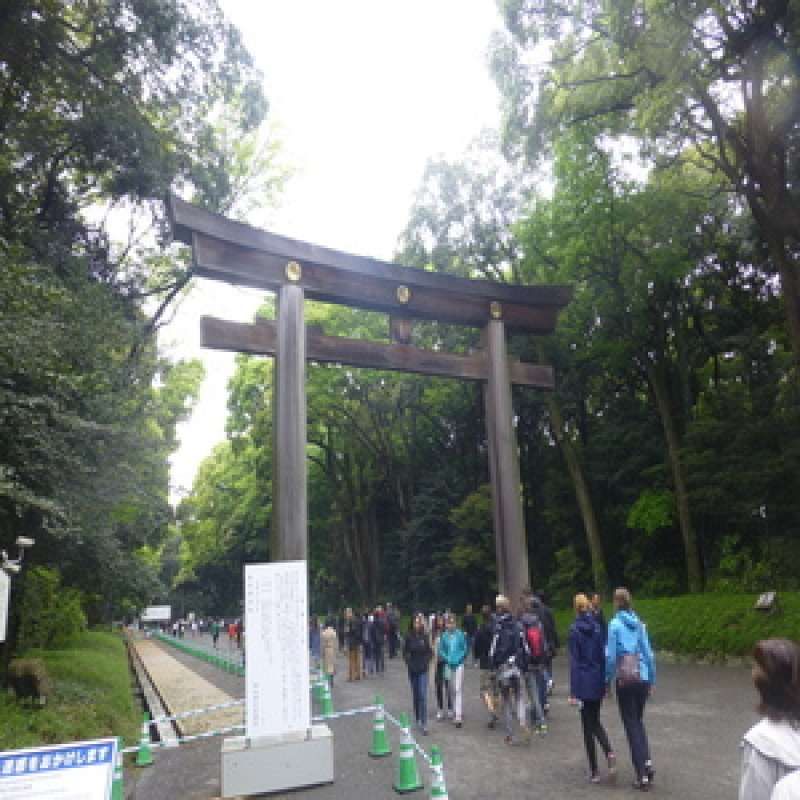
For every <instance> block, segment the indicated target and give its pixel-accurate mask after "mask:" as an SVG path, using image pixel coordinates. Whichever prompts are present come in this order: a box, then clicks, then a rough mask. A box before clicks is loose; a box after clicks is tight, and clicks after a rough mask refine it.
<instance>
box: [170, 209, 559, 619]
mask: <svg viewBox="0 0 800 800" xmlns="http://www.w3.org/2000/svg"><path fill="white" fill-rule="evenodd" d="M169 211H170V216H171V220H172V229H173V235H174V237H175V239H177V240H178V241H181V242H184V243H185V244H188V245H191V247H192V253H193V262H194V273H195V274H196V275H199V276H201V277H206V278H215V279H217V280H222V281H226V282H228V283H232V284H237V285H241V286H250V287H256V288H263V289H269V290H272V291H275V292H277V297H278V302H277V320H276V321H275V322H264V321H259V322H256V323H254V324H242V323H235V322H228V321H225V320H221V319H216V318H213V317H204V318H203V319H202V321H201V338H202V344H203V346H205V347H211V348H216V349H221V350H233V351H236V352H243V353H253V354H261V355H269V356H274V357H275V366H276V378H275V386H274V391H275V397H274V401H273V407H274V434H273V435H274V441H273V452H274V457H275V469H274V474H273V520H272V537H273V538H272V543H271V545H272V546H271V551H272V556H273V558H274V559H275V560H295V559H306V558H307V554H308V517H307V514H308V510H307V477H306V381H305V369H306V360H307V359H308V360H312V361H318V362H335V363H340V364H348V365H352V366H357V367H373V368H375V369H386V370H399V371H402V372H417V373H421V374H425V375H438V376H444V377H451V378H461V379H466V380H477V381H482V382H483V384H484V386H485V390H484V398H485V404H486V421H487V429H488V430H487V439H488V443H489V473H490V478H491V487H492V504H493V516H494V531H495V548H496V553H497V577H498V585H499V587H500V590H501V591H502V592H503V593H505V594H507V595H508V596H509V597H510V598H511V600H512V602H514V603H516V602H517V600H518V598H519V596H520V593H521V591H522V590H523V588H524V587H526V586H527V585H528V583H529V581H530V576H529V570H528V549H527V543H526V536H525V525H524V520H523V514H522V498H521V488H520V476H519V457H518V452H517V441H516V435H515V431H514V422H513V408H512V402H511V386H512V384H519V385H523V386H534V387H537V388H540V389H552V388H553V385H554V379H553V370H552V368H551V367H548V366H540V365H536V364H527V363H523V362H520V361H518V360H512V359H510V358H509V357H508V355H507V350H506V329H509V330H516V331H523V332H528V333H534V334H548V333H551V332H552V331H553V329H554V328H555V324H556V318H557V316H558V313H559V311H560V310H561V309H562V308H563V307H564V306H565V305H566V304H567V303H568V302H569V301H570V299H571V296H572V292H571V289H570V288H569V287H564V286H521V285H510V284H503V283H495V282H492V281H481V280H469V279H467V278H459V277H454V276H450V275H443V274H441V273H436V272H427V271H425V270H420V269H412V268H409V267H402V266H398V265H397V264H392V263H390V262H386V261H378V260H376V259H372V258H365V257H363V256H357V255H352V254H350V253H343V252H340V251H337V250H331V249H328V248H325V247H319V246H317V245H313V244H309V243H307V242H302V241H297V240H295V239H288V238H286V237H283V236H277V235H275V234H272V233H268V232H267V231H264V230H260V229H258V228H253V227H251V226H249V225H244V224H242V223H239V222H235V221H233V220H230V219H227V218H226V217H223V216H221V215H218V214H213V213H211V212H208V211H206V210H204V209H202V208H199V207H197V206H193V205H190V204H189V203H186V202H184V201H182V200H180V199H178V198H177V197H170V198H169ZM305 297H309V298H311V299H313V300H322V301H325V302H328V303H338V304H341V305H348V306H352V307H355V308H363V309H368V310H371V311H381V312H385V313H386V314H388V315H389V317H390V332H391V343H389V344H386V343H382V342H373V341H365V340H357V339H347V338H343V337H334V336H324V335H322V334H321V333H319V332H317V331H315V330H313V329H308V330H307V329H306V327H305V322H304V310H303V301H304V298H305ZM413 319H426V320H438V321H440V322H446V323H451V324H452V323H454V324H461V325H470V326H476V327H481V328H483V330H484V342H485V347H484V348H483V349H481V350H480V351H478V352H476V353H472V354H470V355H456V354H453V353H441V352H434V351H429V350H422V349H419V348H417V347H414V346H412V345H411V344H410V343H409V342H410V338H411V326H412V320H413Z"/></svg>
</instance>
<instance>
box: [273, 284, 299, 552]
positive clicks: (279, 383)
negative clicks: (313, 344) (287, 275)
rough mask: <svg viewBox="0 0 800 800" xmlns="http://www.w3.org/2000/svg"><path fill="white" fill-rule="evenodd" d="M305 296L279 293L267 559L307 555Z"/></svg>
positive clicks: (294, 289)
mask: <svg viewBox="0 0 800 800" xmlns="http://www.w3.org/2000/svg"><path fill="white" fill-rule="evenodd" d="M303 300H304V293H303V290H302V289H301V288H300V287H299V286H294V285H291V284H287V285H285V286H283V287H282V288H281V289H280V290H279V291H278V347H277V352H276V354H275V375H274V383H273V427H274V430H273V469H272V533H271V550H272V552H271V553H270V558H271V560H272V561H301V560H305V559H306V558H307V557H308V530H307V528H308V502H307V495H308V479H307V473H306V331H305V319H304V312H303Z"/></svg>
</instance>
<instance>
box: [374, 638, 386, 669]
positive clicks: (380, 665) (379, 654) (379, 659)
mask: <svg viewBox="0 0 800 800" xmlns="http://www.w3.org/2000/svg"><path fill="white" fill-rule="evenodd" d="M373 649H374V651H375V672H383V670H384V668H385V667H384V663H385V662H384V660H383V645H382V644H379V645H375V647H374V648H373Z"/></svg>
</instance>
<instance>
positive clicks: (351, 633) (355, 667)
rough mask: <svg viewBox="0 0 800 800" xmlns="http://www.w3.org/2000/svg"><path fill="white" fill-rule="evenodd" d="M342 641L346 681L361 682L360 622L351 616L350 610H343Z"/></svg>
mask: <svg viewBox="0 0 800 800" xmlns="http://www.w3.org/2000/svg"><path fill="white" fill-rule="evenodd" d="M344 640H345V645H346V646H347V680H348V681H359V680H361V663H360V660H359V656H360V653H361V620H360V619H358V618H357V617H356V616H355V614H353V609H352V608H346V609H345V610H344Z"/></svg>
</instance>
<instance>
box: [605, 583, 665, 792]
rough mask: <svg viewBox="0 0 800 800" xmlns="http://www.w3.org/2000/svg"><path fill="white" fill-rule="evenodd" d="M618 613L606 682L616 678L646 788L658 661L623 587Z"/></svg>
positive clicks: (638, 784) (617, 595)
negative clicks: (648, 723) (650, 701)
mask: <svg viewBox="0 0 800 800" xmlns="http://www.w3.org/2000/svg"><path fill="white" fill-rule="evenodd" d="M614 608H615V609H616V613H615V614H614V618H613V619H612V620H611V622H609V624H608V643H607V645H606V683H607V684H608V685H609V686H611V683H612V681H614V680H615V679H616V690H617V705H618V706H619V715H620V717H621V718H622V725H623V727H624V728H625V736H626V737H627V739H628V744H629V745H630V749H631V761H632V762H633V769H634V772H635V773H636V780H635V782H634V784H633V785H634V787H635V788H636V789H641V790H642V791H643V792H646V791H648V790H649V789H650V787H651V786H652V784H653V778H654V777H655V769H654V768H653V761H652V759H651V758H650V743H649V741H648V739H647V731H646V730H645V727H644V707H645V705H646V703H647V698H648V697H650V695H651V694H652V691H653V687H654V686H655V682H656V661H655V658H654V656H653V649H652V648H651V647H650V639H649V638H648V636H647V629H646V628H645V626H644V624H643V623H642V621H641V620H640V619H639V617H638V616H636V613H635V612H634V610H633V608H632V607H631V593H630V592H629V591H628V590H627V589H625V588H623V587H621V588H619V589H617V590H616V591H615V592H614Z"/></svg>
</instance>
